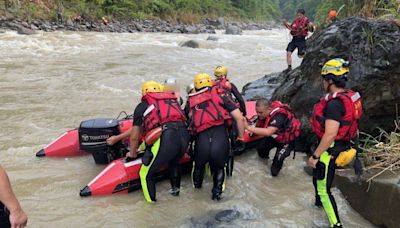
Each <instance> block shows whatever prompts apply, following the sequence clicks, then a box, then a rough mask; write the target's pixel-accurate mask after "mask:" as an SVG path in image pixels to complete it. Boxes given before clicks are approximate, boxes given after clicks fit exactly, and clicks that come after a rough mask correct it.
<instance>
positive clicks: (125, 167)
mask: <svg viewBox="0 0 400 228" xmlns="http://www.w3.org/2000/svg"><path fill="white" fill-rule="evenodd" d="M246 110H247V118H248V119H251V118H253V117H254V116H255V102H254V101H250V102H246ZM260 138H262V137H260V136H253V137H251V136H250V135H249V134H248V132H246V133H245V137H244V140H245V142H246V143H250V142H252V141H255V140H258V139H260ZM180 163H181V164H182V167H183V169H182V172H183V173H187V172H189V171H190V170H191V165H192V164H191V162H190V157H189V156H188V155H186V154H185V156H184V157H183V158H182V159H181V161H180ZM141 165H142V159H141V158H137V159H135V160H133V161H129V162H127V161H126V160H125V159H119V160H115V161H113V162H112V163H110V164H109V165H108V166H106V167H105V168H104V169H103V170H102V171H101V172H100V173H99V174H98V175H97V176H96V177H95V178H94V179H93V180H92V181H91V182H90V183H89V184H88V185H87V186H85V187H84V188H83V189H82V190H81V191H80V196H101V195H110V194H113V193H128V192H131V191H134V190H138V189H140V188H141V185H140V177H139V170H140V167H141ZM165 171H166V169H165V168H164V169H162V170H160V173H159V175H158V176H157V177H156V179H161V178H163V177H165V175H166V172H165Z"/></svg>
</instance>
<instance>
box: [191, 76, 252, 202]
mask: <svg viewBox="0 0 400 228" xmlns="http://www.w3.org/2000/svg"><path fill="white" fill-rule="evenodd" d="M194 86H195V89H196V92H195V93H192V94H190V95H189V99H188V101H189V102H188V104H189V108H188V110H189V117H190V124H189V130H190V131H191V133H192V134H193V135H194V136H195V150H194V151H195V152H194V153H195V154H194V168H193V173H192V179H193V185H194V187H195V188H201V187H202V183H203V177H204V170H205V165H206V163H209V164H210V167H211V170H212V172H213V182H214V185H213V188H212V197H211V199H212V200H221V199H222V192H223V189H224V182H225V170H224V168H225V164H226V162H227V159H228V155H229V151H230V144H229V136H228V132H227V124H228V122H230V121H231V118H232V117H233V118H234V119H235V120H236V122H237V126H238V132H241V133H242V134H243V132H244V121H245V119H244V117H243V115H242V113H241V112H240V110H239V109H238V108H237V106H236V105H235V103H233V102H232V101H231V100H230V99H229V98H228V97H227V96H226V95H219V94H218V92H217V91H216V87H213V86H212V79H211V77H210V76H209V75H208V74H205V73H201V74H198V75H196V77H195V79H194Z"/></svg>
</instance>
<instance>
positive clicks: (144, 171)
mask: <svg viewBox="0 0 400 228" xmlns="http://www.w3.org/2000/svg"><path fill="white" fill-rule="evenodd" d="M160 141H161V138H159V139H157V140H156V141H155V142H154V144H153V146H152V147H151V153H152V154H153V159H152V160H151V162H150V165H148V166H145V165H142V166H141V167H140V171H139V176H140V183H141V184H142V190H143V194H144V198H145V199H146V201H147V202H154V199H152V198H151V196H150V194H152V193H150V191H149V188H148V187H147V180H146V178H147V174H148V173H149V170H150V168H151V165H152V164H153V162H154V160H156V157H157V154H158V151H159V149H160ZM154 194H155V193H154Z"/></svg>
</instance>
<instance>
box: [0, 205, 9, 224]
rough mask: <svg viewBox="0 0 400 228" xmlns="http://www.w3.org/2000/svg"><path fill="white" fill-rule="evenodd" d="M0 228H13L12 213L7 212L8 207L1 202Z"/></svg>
mask: <svg viewBox="0 0 400 228" xmlns="http://www.w3.org/2000/svg"><path fill="white" fill-rule="evenodd" d="M0 227H1V228H3V227H4V228H8V227H11V224H10V212H9V211H8V210H7V208H6V206H5V205H4V204H3V203H2V202H0Z"/></svg>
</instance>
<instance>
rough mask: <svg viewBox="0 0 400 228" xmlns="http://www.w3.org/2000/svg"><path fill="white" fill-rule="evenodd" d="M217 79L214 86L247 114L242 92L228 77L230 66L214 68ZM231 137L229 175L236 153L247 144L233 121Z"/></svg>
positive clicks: (242, 149)
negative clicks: (239, 134) (239, 135)
mask: <svg viewBox="0 0 400 228" xmlns="http://www.w3.org/2000/svg"><path fill="white" fill-rule="evenodd" d="M214 76H215V79H214V81H213V86H214V87H215V88H216V89H217V92H218V94H220V95H224V96H226V97H227V98H229V99H230V100H231V101H232V102H233V103H235V104H236V106H237V107H238V108H239V110H240V111H241V112H242V114H243V116H246V104H245V102H244V99H243V96H242V94H240V92H239V90H238V89H237V87H236V85H235V84H233V83H232V82H230V81H229V79H228V68H226V67H224V66H217V67H215V69H214ZM229 138H230V142H231V147H232V148H231V151H230V153H229V161H228V164H227V175H228V176H232V172H233V163H234V153H236V154H240V153H242V152H243V151H244V150H245V144H244V141H243V138H240V137H238V132H237V128H236V124H235V123H233V124H232V125H231V126H230V128H229Z"/></svg>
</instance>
